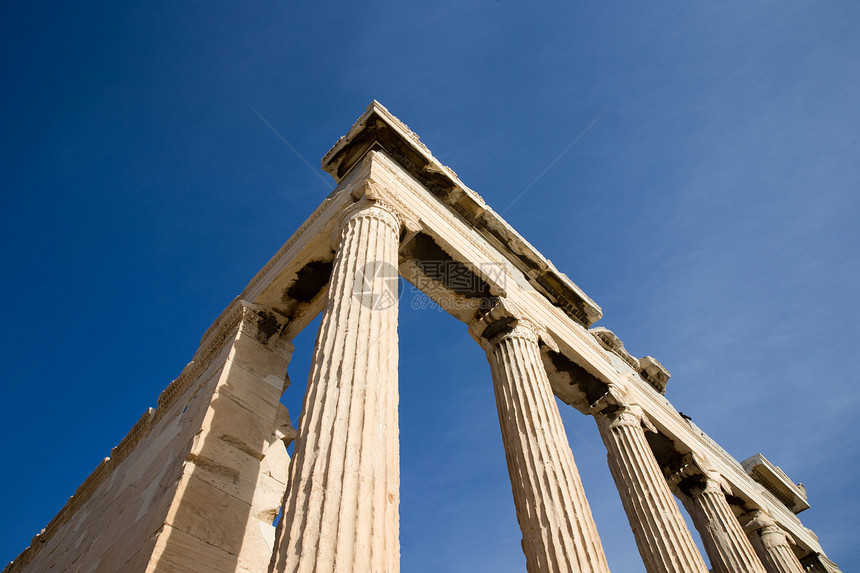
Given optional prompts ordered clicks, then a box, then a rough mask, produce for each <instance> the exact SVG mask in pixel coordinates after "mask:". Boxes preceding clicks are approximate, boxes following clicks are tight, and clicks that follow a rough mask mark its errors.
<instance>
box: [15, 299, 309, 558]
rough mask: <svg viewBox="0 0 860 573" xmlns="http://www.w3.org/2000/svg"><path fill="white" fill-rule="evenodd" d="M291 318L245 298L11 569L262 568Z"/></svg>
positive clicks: (282, 455) (279, 491)
mask: <svg viewBox="0 0 860 573" xmlns="http://www.w3.org/2000/svg"><path fill="white" fill-rule="evenodd" d="M284 323H285V320H284V319H283V317H280V316H279V315H277V314H275V313H272V312H270V311H267V310H265V309H261V308H259V307H255V306H253V305H249V304H247V303H244V302H241V301H237V302H235V303H234V304H232V305H231V306H230V307H229V308H228V309H227V310H226V311H225V312H224V314H223V315H222V317H221V318H219V320H218V321H217V322H216V324H215V325H214V326H213V328H212V329H210V331H209V332H207V335H206V336H205V337H204V341H203V344H202V345H201V347H200V349H199V350H198V352H197V354H196V355H195V357H194V360H193V361H192V362H191V363H190V364H188V366H187V367H186V368H185V370H183V372H182V374H181V375H180V376H179V377H178V378H177V379H176V380H174V381H173V382H172V383H171V384H170V386H168V388H167V389H166V390H165V391H164V392H163V393H162V394H161V396H160V397H159V399H158V408H157V409H155V410H153V409H149V410H148V411H147V412H146V413H145V414H144V415H143V416H142V417H141V419H140V420H139V421H138V422H137V424H135V426H134V427H133V428H132V429H131V431H130V432H129V434H128V435H127V436H126V437H125V438H124V439H123V440H122V442H121V443H120V444H119V445H118V446H117V447H116V448H114V449H113V450H112V451H111V457H110V458H106V459H105V460H104V461H103V462H102V463H101V464H100V465H99V466H98V467H97V468H96V470H95V471H94V472H93V473H92V474H91V475H90V476H89V477H88V478H87V480H86V481H85V482H84V483H83V484H82V485H81V487H79V488H78V490H77V491H76V492H75V495H74V496H72V497H71V498H70V499H69V502H68V503H67V504H66V506H65V507H64V508H63V509H62V510H61V511H60V512H59V513H58V514H57V516H56V517H55V518H54V519H53V520H52V521H51V522H50V523H49V524H48V526H47V527H46V528H45V530H44V531H43V532H42V533H40V534H39V535H37V536H36V537H35V538H34V539H33V542H32V543H31V545H30V547H28V548H27V549H26V550H25V551H24V552H23V553H21V555H19V556H18V557H17V558H16V559H15V560H14V561H13V562H12V563H10V564H9V566H7V567H6V569H4V572H8V573H12V572H24V571H32V572H41V571H48V570H50V571H111V572H113V571H152V570H155V569H156V568H158V569H160V570H165V569H167V570H187V571H201V570H206V571H260V570H265V569H266V567H267V566H268V563H269V560H270V558H271V553H272V543H273V540H274V527H273V526H272V521H273V520H274V518H275V516H276V514H277V512H278V509H279V507H280V504H281V499H282V497H283V493H284V490H285V489H286V485H285V484H286V480H287V471H288V465H289V457H288V456H287V452H286V447H285V445H286V443H287V442H288V441H289V440H290V439H292V437H293V435H294V431H293V430H292V428H291V427H290V423H289V415H288V413H287V412H286V408H284V407H283V406H282V405H281V404H280V403H279V399H280V395H281V393H282V391H283V390H284V387H285V386H286V370H287V365H288V362H289V358H290V354H291V352H292V346H291V345H290V344H289V343H288V342H285V341H282V340H280V332H281V329H282V328H283V325H284Z"/></svg>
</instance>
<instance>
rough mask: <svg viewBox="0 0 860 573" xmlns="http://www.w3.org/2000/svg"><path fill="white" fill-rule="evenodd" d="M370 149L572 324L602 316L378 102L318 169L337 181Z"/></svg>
mask: <svg viewBox="0 0 860 573" xmlns="http://www.w3.org/2000/svg"><path fill="white" fill-rule="evenodd" d="M371 151H383V152H385V153H386V154H387V155H388V156H389V157H391V158H392V159H393V160H394V161H396V162H397V163H398V164H399V165H400V166H401V167H403V169H405V170H406V171H407V172H408V173H409V174H410V175H412V176H413V177H415V178H416V179H417V180H418V181H419V182H420V183H421V184H422V185H423V186H424V187H426V188H427V189H428V190H429V191H430V192H431V193H432V194H433V195H435V196H436V197H437V198H438V199H439V200H440V201H441V202H442V203H443V204H445V205H446V206H447V207H448V208H450V209H451V210H452V211H454V212H455V213H457V214H458V215H459V216H461V217H462V218H463V219H465V220H466V221H467V222H468V223H469V224H470V225H471V226H472V227H473V228H474V229H475V230H476V231H477V232H478V233H480V234H481V235H483V236H484V237H485V238H487V239H488V240H489V241H490V242H491V243H493V244H495V245H497V246H498V247H499V250H500V252H501V253H502V254H503V255H504V256H505V257H506V258H507V259H508V260H510V261H511V262H512V263H513V264H514V265H515V266H516V267H517V268H519V269H520V270H521V271H522V272H523V274H525V276H526V277H528V279H529V282H530V283H531V284H532V285H533V286H534V288H535V289H536V290H537V291H538V292H540V293H541V294H543V295H544V296H545V297H547V298H548V299H549V300H550V301H552V303H553V304H555V305H557V306H559V307H560V308H562V309H563V310H564V311H565V313H567V314H568V315H569V316H570V317H572V318H574V319H575V320H576V321H577V322H579V323H580V324H583V325H585V326H590V325H592V324H593V323H595V322H597V321H598V320H600V318H601V317H602V316H603V311H602V310H601V309H600V307H599V306H598V305H597V303H595V302H594V301H593V300H591V298H589V297H588V295H586V294H585V293H584V292H583V291H582V290H581V289H580V288H579V287H578V286H577V285H576V284H575V283H574V282H573V281H572V280H570V278H568V277H567V275H565V274H564V273H562V272H560V271H559V270H558V269H556V268H555V266H554V265H553V264H552V262H550V261H549V260H548V259H546V258H545V257H544V256H543V255H541V254H540V253H539V252H538V251H537V249H535V248H534V247H533V246H532V245H530V244H529V243H528V241H526V240H525V239H524V238H523V237H522V236H520V235H519V233H517V232H516V231H515V230H514V229H513V227H511V226H510V225H509V224H508V223H507V221H505V220H504V219H502V217H501V216H500V215H499V214H497V213H496V212H495V211H493V210H492V209H491V208H490V207H489V206H488V205H487V204H486V203H485V202H484V200H483V199H482V198H481V197H480V196H479V195H478V194H477V193H475V192H474V191H473V190H472V189H470V188H468V187H467V186H466V185H465V184H463V182H462V181H460V179H459V178H458V177H457V174H456V173H454V171H453V170H452V169H451V168H449V167H446V166H445V165H443V164H441V163H440V162H439V161H438V160H437V159H436V158H435V157H433V154H432V153H430V150H429V149H427V147H426V146H425V145H424V144H423V143H421V141H420V140H419V138H418V136H417V135H415V133H413V132H412V130H410V129H409V128H408V127H407V126H406V125H405V124H403V122H401V121H400V120H399V119H397V118H396V117H394V116H393V115H392V114H391V113H390V112H389V111H388V110H387V109H385V107H384V106H383V105H382V104H380V103H379V102H377V101H375V100H374V101H373V102H371V104H370V105H369V106H368V107H367V110H366V111H365V112H364V113H363V114H362V115H361V117H360V118H359V119H358V121H356V123H355V124H354V125H353V126H352V128H351V129H350V130H349V132H348V133H347V134H346V135H344V136H343V137H341V138H340V139H339V140H338V142H337V143H335V145H334V146H333V147H332V148H331V150H329V152H328V153H326V155H325V156H324V157H323V159H322V168H323V169H324V170H325V171H326V172H328V173H329V174H331V176H332V177H334V178H335V180H336V181H338V182H340V180H341V179H343V178H344V177H346V176H347V174H348V173H349V172H350V170H351V169H353V167H355V166H356V165H359V164H360V162H361V159H362V158H363V157H364V156H365V155H366V154H367V153H369V152H371Z"/></svg>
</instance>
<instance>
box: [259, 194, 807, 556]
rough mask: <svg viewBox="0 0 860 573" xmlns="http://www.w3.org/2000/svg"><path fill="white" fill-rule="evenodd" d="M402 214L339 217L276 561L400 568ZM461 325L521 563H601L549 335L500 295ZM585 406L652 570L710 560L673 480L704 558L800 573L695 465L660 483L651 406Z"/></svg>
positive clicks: (777, 543)
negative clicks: (472, 355)
mask: <svg viewBox="0 0 860 573" xmlns="http://www.w3.org/2000/svg"><path fill="white" fill-rule="evenodd" d="M401 226H402V223H401V220H400V217H399V216H398V215H397V213H396V212H395V211H394V210H393V209H392V208H391V207H389V206H387V205H385V204H383V203H380V202H374V201H368V200H366V199H364V200H362V201H360V202H359V203H357V204H355V205H354V206H353V207H352V208H351V209H350V210H349V211H347V213H346V214H345V215H344V217H343V218H342V220H341V223H340V226H339V233H337V234H336V240H337V249H336V254H335V259H334V265H333V270H332V276H331V281H330V284H329V287H328V291H327V293H326V301H325V306H324V310H323V315H322V322H321V325H320V329H319V334H318V337H317V341H316V346H315V349H314V357H313V364H312V367H311V372H310V376H309V380H308V389H307V392H306V395H305V401H304V406H303V413H302V417H301V422H300V427H299V434H298V438H297V440H296V447H295V452H294V455H293V459H292V464H291V466H290V467H291V469H290V476H289V484H288V489H287V495H286V498H285V501H284V508H283V512H284V517H283V519H282V521H281V523H280V525H279V529H278V533H277V537H278V539H277V545H276V549H275V553H274V555H273V558H272V563H271V566H270V571H277V572H288V573H298V572H306V573H311V572H316V573H328V572H332V573H334V572H344V573H345V572H352V571H368V572H373V573H376V572H384V573H396V572H397V571H399V568H400V547H399V541H398V529H399V513H398V507H399V481H400V476H399V443H398V440H399V436H398V434H399V430H398V419H397V404H398V383H397V382H398V378H397V266H398V244H399V237H400V231H401ZM392 289H393V292H392ZM470 333H471V334H472V336H473V337H474V338H475V339H476V340H477V341H478V342H479V343H480V344H481V345H482V346H483V348H484V349H485V351H486V353H487V359H488V361H489V363H490V368H491V372H492V378H493V387H494V392H495V397H496V405H497V408H498V414H499V423H500V426H501V430H502V437H503V440H504V447H505V457H506V461H507V466H508V472H509V475H510V479H511V486H512V490H513V496H514V503H515V506H516V513H517V520H518V522H519V525H520V528H521V531H522V535H523V539H522V546H523V552H524V553H525V556H526V568H527V570H528V571H529V573H550V572H552V573H556V572H558V573H562V572H564V573H568V572H569V573H574V572H586V573H587V572H600V573H608V571H609V567H608V564H607V560H606V556H605V555H604V552H603V548H602V545H601V543H600V538H599V536H598V533H597V528H596V526H595V523H594V519H593V517H592V514H591V509H590V508H589V505H588V501H587V499H586V496H585V492H584V490H583V486H582V481H581V479H580V477H579V473H578V471H577V468H576V463H575V462H574V458H573V454H572V452H571V449H570V446H569V442H568V440H567V436H566V434H565V430H564V426H563V424H562V421H561V416H560V413H559V411H558V407H557V405H556V402H555V397H554V395H553V392H552V388H551V386H550V382H549V379H548V377H547V374H546V371H545V369H544V366H543V361H542V359H541V354H540V352H541V350H540V343H541V340H544V341H548V336H547V334H546V333H545V332H543V331H542V330H541V329H540V327H539V325H537V324H535V323H534V322H533V321H531V320H529V319H528V318H527V317H525V316H524V315H523V313H522V312H521V311H520V310H519V309H517V308H515V307H514V306H513V305H512V304H511V303H510V302H508V301H506V300H503V299H502V300H500V301H499V303H498V304H497V305H496V306H495V307H494V308H493V309H491V310H490V311H489V312H487V313H486V314H484V315H483V316H480V317H479V318H477V319H476V320H475V321H474V322H473V323H472V325H470ZM550 342H551V341H550ZM592 411H593V414H594V416H595V418H596V420H597V424H598V428H599V431H600V435H601V437H602V439H603V441H604V443H605V445H606V448H607V450H608V463H609V468H610V471H611V474H612V477H613V479H614V480H615V483H616V486H617V487H618V491H619V493H620V495H621V500H622V503H623V506H624V509H625V512H626V513H627V516H628V519H629V521H630V525H631V527H632V529H633V533H634V537H635V539H636V543H637V546H638V548H639V552H640V554H641V556H642V559H643V561H644V564H645V567H646V570H647V571H648V572H649V573H707V572H708V569H707V567H706V566H705V564H704V561H703V560H702V557H701V555H700V554H699V552H698V550H697V548H696V546H695V544H694V542H693V539H692V536H691V535H690V532H689V530H688V529H687V527H686V524H685V522H684V519H683V517H682V516H681V513H680V510H679V508H678V505H677V504H676V502H675V498H674V496H673V493H672V490H671V489H670V482H671V484H672V485H673V486H674V487H675V488H676V490H678V491H679V495H681V496H682V497H683V496H684V494H685V493H686V495H687V497H684V501H685V503H687V506H688V508H689V509H690V512H691V515H692V518H693V521H694V523H695V524H696V526H697V529H698V530H699V532H700V534H701V536H702V539H703V542H704V544H705V547H706V549H707V551H708V555H709V557H710V559H711V563H712V565H713V567H714V571H717V572H720V573H736V572H743V573H802V572H803V569H802V567H801V566H800V563H799V562H798V560H797V558H796V557H795V556H794V553H793V552H792V551H791V548H790V547H789V546H788V538H787V537H786V535H785V534H784V533H782V532H781V530H780V529H779V527H778V526H777V525H776V524H775V523H774V522H773V520H772V519H770V518H769V516H767V514H765V513H764V512H758V514H756V515H755V516H752V517H751V518H750V519H749V520H748V522H747V525H746V532H747V533H749V534H750V535H751V537H752V539H753V542H752V543H751V542H750V539H749V538H748V537H747V534H746V533H745V531H744V529H743V528H742V527H741V525H740V522H739V521H738V519H737V518H736V516H735V515H734V513H733V512H732V509H731V506H730V505H729V503H728V501H727V499H726V497H725V492H724V488H723V485H722V482H721V481H720V480H719V478H718V477H717V476H713V475H711V474H709V473H708V472H704V473H696V472H695V471H694V470H696V469H698V466H696V465H695V464H694V463H690V464H686V465H685V466H683V467H682V468H680V469H679V470H678V471H676V472H675V473H673V474H672V475H670V476H669V479H668V480H667V476H665V475H664V473H663V471H662V470H661V468H660V466H659V465H658V463H657V460H656V459H655V457H654V454H653V452H652V450H651V448H650V446H649V444H648V441H647V439H646V436H645V430H646V429H647V428H649V426H650V422H649V421H648V419H647V416H645V414H644V413H643V412H642V410H641V409H640V408H638V407H637V406H636V405H634V404H629V403H627V402H626V401H625V399H624V396H623V392H621V391H620V390H619V389H618V388H614V387H610V390H609V392H608V393H607V395H606V396H604V397H603V398H602V399H601V400H598V402H596V403H595V404H594V405H592ZM679 488H680V489H679Z"/></svg>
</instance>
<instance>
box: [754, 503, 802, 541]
mask: <svg viewBox="0 0 860 573" xmlns="http://www.w3.org/2000/svg"><path fill="white" fill-rule="evenodd" d="M740 519H741V524H742V525H743V528H744V531H745V532H746V533H747V534H750V533H757V534H758V535H759V536H760V537H761V538H762V541H764V542H765V546H770V545H772V544H773V543H774V542H776V543H777V544H783V543H788V544H790V545H794V544H795V541H794V538H792V537H791V536H790V535H788V534H787V533H786V532H785V531H784V530H783V529H782V528H781V527H780V526H779V524H778V523H777V522H776V520H775V519H774V518H773V517H771V516H770V514H769V513H767V512H766V511H764V510H763V509H755V510H753V511H750V512H748V513H745V514H744V515H742V516H741V517H740ZM769 542H770V543H769Z"/></svg>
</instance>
